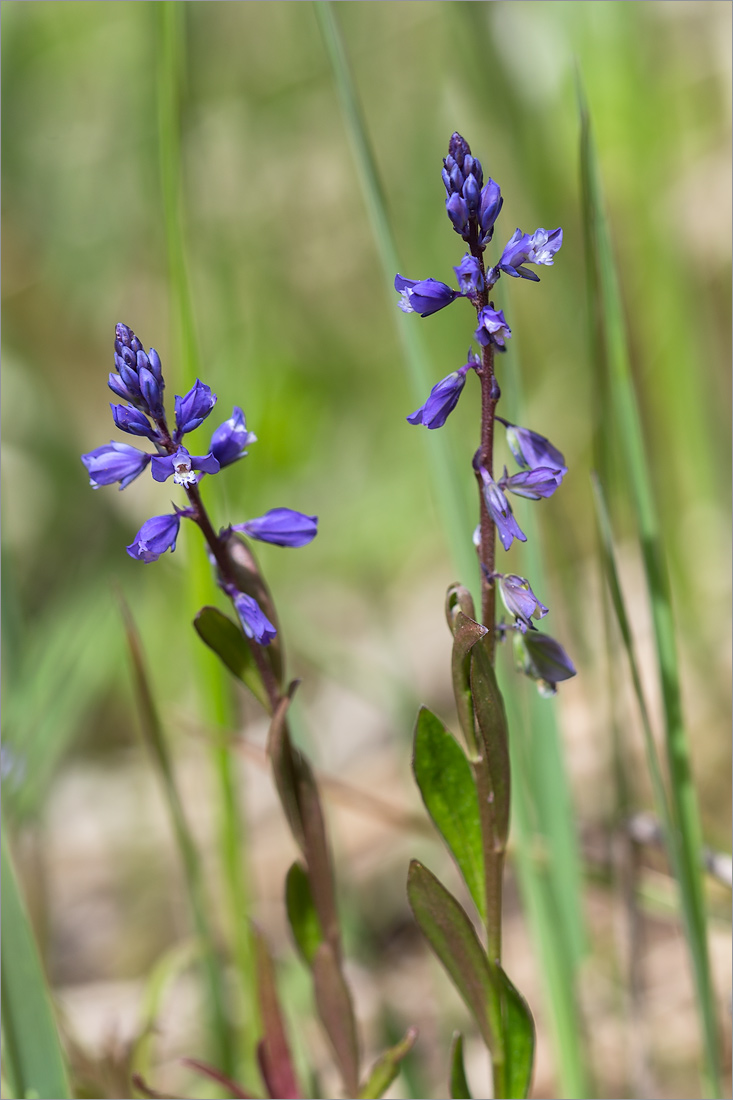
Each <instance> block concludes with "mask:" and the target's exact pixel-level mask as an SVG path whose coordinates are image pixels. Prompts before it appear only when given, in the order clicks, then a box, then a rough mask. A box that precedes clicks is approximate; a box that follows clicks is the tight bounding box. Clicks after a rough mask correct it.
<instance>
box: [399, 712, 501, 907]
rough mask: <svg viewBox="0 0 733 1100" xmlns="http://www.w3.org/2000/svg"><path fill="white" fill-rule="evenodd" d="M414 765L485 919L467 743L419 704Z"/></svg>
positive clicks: (428, 804)
mask: <svg viewBox="0 0 733 1100" xmlns="http://www.w3.org/2000/svg"><path fill="white" fill-rule="evenodd" d="M412 767H413V771H414V773H415V779H416V780H417V785H418V787H419V788H420V793H421V795H422V797H423V802H424V803H425V807H426V809H427V811H428V813H429V814H430V816H431V818H432V819H433V821H434V822H435V825H436V827H437V828H438V830H439V831H440V833H441V834H442V836H443V839H444V840H445V842H446V844H447V845H448V848H449V849H450V852H451V855H452V856H453V858H454V859H455V861H456V863H457V864H458V867H459V870H460V872H461V874H462V875H463V878H464V879H465V882H466V885H467V886H468V889H469V890H470V892H471V897H472V898H473V900H474V902H475V904H476V908H477V909H478V911H479V914H480V916H481V919H482V920H483V921H484V922H485V920H486V887H485V878H484V861H483V848H482V843H481V820H480V818H479V805H478V795H477V794H476V784H475V782H474V779H473V774H472V772H471V766H470V764H469V763H468V760H467V759H466V756H465V753H464V752H463V749H462V748H461V747H460V745H459V744H458V742H457V741H456V739H455V738H454V737H453V735H452V734H451V733H450V732H449V731H448V730H447V729H446V728H445V726H444V725H443V723H442V722H441V721H440V719H439V718H437V717H436V716H435V715H434V714H433V713H432V712H431V711H429V710H428V709H427V708H426V707H421V708H420V710H419V712H418V716H417V722H416V723H415V748H414V753H413V758H412Z"/></svg>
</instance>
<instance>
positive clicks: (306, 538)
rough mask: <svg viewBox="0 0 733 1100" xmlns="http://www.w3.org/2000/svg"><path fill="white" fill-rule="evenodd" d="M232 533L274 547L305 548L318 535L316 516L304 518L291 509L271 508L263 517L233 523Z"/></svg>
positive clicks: (302, 514) (301, 514)
mask: <svg viewBox="0 0 733 1100" xmlns="http://www.w3.org/2000/svg"><path fill="white" fill-rule="evenodd" d="M232 531H241V533H242V534H243V535H249V537H250V538H251V539H259V540H260V542H271V543H272V544H273V545H274V546H306V545H307V544H308V543H309V542H312V541H313V539H314V538H315V537H316V535H317V534H318V516H306V515H304V513H303V512H294V511H293V509H292V508H271V509H270V511H269V512H267V513H266V514H265V515H264V516H258V517H257V518H256V519H250V520H248V521H247V522H246V523H235V524H234V525H233V526H232Z"/></svg>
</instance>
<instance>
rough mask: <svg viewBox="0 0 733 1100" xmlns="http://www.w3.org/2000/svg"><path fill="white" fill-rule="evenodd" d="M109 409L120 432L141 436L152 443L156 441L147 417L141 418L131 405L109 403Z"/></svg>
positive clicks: (156, 435) (139, 413) (153, 429)
mask: <svg viewBox="0 0 733 1100" xmlns="http://www.w3.org/2000/svg"><path fill="white" fill-rule="evenodd" d="M109 407H110V409H111V410H112V419H113V420H114V422H115V427H117V428H119V429H120V431H121V432H128V433H129V434H130V435H142V436H145V437H146V438H147V439H150V440H153V441H155V440H157V439H158V432H157V430H156V429H155V428H154V427H153V426H152V424H151V423H150V421H149V420H148V418H147V416H143V414H142V413H141V412H140V411H139V410H138V409H136V408H134V407H133V406H132V405H113V404H112V403H111V402H110V406H109Z"/></svg>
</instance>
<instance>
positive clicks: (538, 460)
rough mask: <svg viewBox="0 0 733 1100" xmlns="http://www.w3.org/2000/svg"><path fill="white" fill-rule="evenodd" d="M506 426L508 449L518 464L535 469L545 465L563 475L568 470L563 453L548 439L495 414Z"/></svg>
mask: <svg viewBox="0 0 733 1100" xmlns="http://www.w3.org/2000/svg"><path fill="white" fill-rule="evenodd" d="M496 419H497V420H499V421H500V422H501V423H502V424H503V425H504V427H505V428H506V440H507V443H508V444H509V450H510V451H511V452H512V454H513V455H514V458H515V460H516V461H517V463H518V464H519V465H520V466H523V467H524V468H525V469H528V470H536V469H537V467H538V466H546V467H549V468H550V469H554V470H557V471H558V473H561V474H562V475H563V477H564V476H565V474H566V473H567V472H568V468H567V466H566V465H565V457H564V455H563V454H562V453H561V452H560V451H558V449H557V447H553V445H552V443H550V441H549V439H546V438H545V436H544V435H539V433H538V432H533V431H530V429H529V428H520V427H518V426H517V425H516V424H510V423H509V422H508V421H507V420H503V419H502V417H500V416H497V418H496Z"/></svg>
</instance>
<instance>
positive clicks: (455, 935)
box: [407, 859, 495, 1051]
mask: <svg viewBox="0 0 733 1100" xmlns="http://www.w3.org/2000/svg"><path fill="white" fill-rule="evenodd" d="M407 898H408V901H409V902H410V907H411V909H412V912H413V913H414V915H415V920H416V921H417V923H418V924H419V926H420V930H421V931H422V933H423V935H424V936H425V938H426V939H427V941H428V943H429V944H430V946H431V947H432V949H433V951H434V952H435V954H436V955H437V956H438V958H439V959H440V961H441V962H442V964H443V966H444V967H445V969H446V970H447V971H448V974H449V976H450V978H451V981H452V982H453V984H454V985H455V987H456V989H457V990H458V992H459V993H460V995H461V997H462V998H463V1000H464V1002H465V1004H466V1006H467V1008H468V1010H469V1012H470V1013H471V1015H472V1016H473V1018H474V1019H475V1021H476V1023H477V1024H478V1028H479V1031H480V1032H481V1035H482V1036H483V1039H484V1042H485V1043H486V1045H487V1046H488V1048H489V1050H492V1051H493V1050H494V1048H495V1042H494V1035H493V1033H492V1029H491V1025H490V1022H489V1016H488V1005H489V1002H490V1000H492V994H493V989H492V974H491V970H490V968H489V961H488V959H487V958H486V952H485V951H484V949H483V947H482V946H481V944H480V943H479V939H478V936H477V935H476V931H475V929H474V927H473V925H472V924H471V921H470V920H469V919H468V916H467V914H466V911H465V909H464V908H463V907H462V906H461V905H460V904H459V903H458V902H457V901H456V899H455V898H454V897H453V895H452V894H451V893H449V891H448V890H446V888H445V886H443V884H442V883H441V882H439V881H438V879H437V878H436V877H435V875H434V874H432V872H430V871H428V869H427V867H424V866H423V865H422V863H419V862H418V861H417V860H416V859H413V860H412V862H411V863H410V870H409V873H408V876H407Z"/></svg>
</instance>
